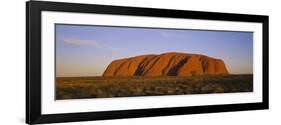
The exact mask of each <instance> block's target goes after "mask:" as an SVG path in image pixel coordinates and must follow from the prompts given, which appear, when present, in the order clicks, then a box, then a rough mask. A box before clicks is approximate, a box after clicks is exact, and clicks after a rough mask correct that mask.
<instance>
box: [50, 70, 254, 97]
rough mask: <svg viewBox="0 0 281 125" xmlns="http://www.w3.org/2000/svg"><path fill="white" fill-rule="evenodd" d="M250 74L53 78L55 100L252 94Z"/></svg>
mask: <svg viewBox="0 0 281 125" xmlns="http://www.w3.org/2000/svg"><path fill="white" fill-rule="evenodd" d="M252 91H253V75H252V74H251V75H206V76H185V77H180V76H164V77H141V76H133V77H57V78H56V93H55V94H56V99H58V100H61V99H83V98H109V97H133V96H158V95H183V94H207V93H232V92H252Z"/></svg>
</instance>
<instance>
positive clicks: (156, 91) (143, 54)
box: [54, 24, 253, 100]
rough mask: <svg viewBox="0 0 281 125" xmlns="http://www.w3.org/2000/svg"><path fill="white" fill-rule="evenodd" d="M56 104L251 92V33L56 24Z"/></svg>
mask: <svg viewBox="0 0 281 125" xmlns="http://www.w3.org/2000/svg"><path fill="white" fill-rule="evenodd" d="M54 39H55V76H54V77H55V100H67V99H89V98H114V97H139V96H168V95H194V94H218V93H219V94H224V93H225V94H227V93H242V92H253V32H246V31H224V30H205V29H183V28H182V29H177V28H162V27H159V28H158V27H130V26H110V25H85V24H55V38H54Z"/></svg>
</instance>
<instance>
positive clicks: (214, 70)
mask: <svg viewBox="0 0 281 125" xmlns="http://www.w3.org/2000/svg"><path fill="white" fill-rule="evenodd" d="M194 74H195V75H205V74H206V75H227V74H228V71H227V69H226V66H225V64H224V61H223V60H221V59H215V58H211V57H208V56H205V55H199V54H187V53H177V52H170V53H163V54H160V55H141V56H136V57H130V58H124V59H118V60H114V61H112V62H111V63H110V64H109V66H108V67H107V69H106V70H105V71H104V73H103V76H122V77H123V76H124V77H125V76H191V75H194Z"/></svg>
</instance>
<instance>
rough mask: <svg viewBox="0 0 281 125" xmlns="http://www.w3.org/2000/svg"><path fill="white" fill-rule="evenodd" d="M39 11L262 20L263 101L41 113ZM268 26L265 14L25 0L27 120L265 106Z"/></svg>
mask: <svg viewBox="0 0 281 125" xmlns="http://www.w3.org/2000/svg"><path fill="white" fill-rule="evenodd" d="M41 11H59V12H79V13H100V14H116V15H134V16H150V17H169V18H182V19H206V20H220V21H238V22H239V21H241V22H257V23H262V42H263V43H262V44H263V50H262V51H263V52H262V55H261V56H262V60H263V62H262V65H263V67H262V69H263V73H262V74H263V78H262V79H263V81H262V83H263V85H262V86H263V91H262V93H263V94H262V95H263V96H262V97H263V98H262V102H261V103H241V104H224V105H205V106H191V107H169V108H153V109H137V110H120V111H102V112H86V113H67V114H48V115H44V114H42V113H41V63H42V60H41ZM268 25H269V19H268V16H264V15H247V14H229V13H216V12H199V11H184V10H168V9H153V8H137V7H120V6H105V5H90V4H77V3H62V2H41V1H28V2H27V3H26V123H27V124H40V123H57V122H73V121H88V120H104V119H119V118H137V117H151V116H168V115H182V114H197V113H213V112H230V111H244V110H258V109H268V108H269V88H268V82H269V80H268V76H269V73H268V71H269V70H268V68H269V64H268V60H269V58H268V47H269V43H268V42H269V38H268V37H269V31H268Z"/></svg>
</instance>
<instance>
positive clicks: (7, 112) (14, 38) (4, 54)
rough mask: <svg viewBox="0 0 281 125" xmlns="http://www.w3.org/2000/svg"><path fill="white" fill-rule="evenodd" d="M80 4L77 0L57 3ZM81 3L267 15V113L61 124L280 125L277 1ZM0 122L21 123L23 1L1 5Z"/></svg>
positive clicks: (280, 18)
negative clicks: (268, 48) (268, 90)
mask: <svg viewBox="0 0 281 125" xmlns="http://www.w3.org/2000/svg"><path fill="white" fill-rule="evenodd" d="M60 1H68V2H78V0H76V1H75V0H60ZM79 2H81V3H95V4H106V5H121V6H137V7H153V8H168V9H182V10H198V11H214V12H229V13H245V14H264V15H269V16H270V35H269V37H270V69H269V70H270V109H269V110H259V111H243V112H228V113H211V114H196V115H181V116H166V117H151V118H135V119H121V120H105V121H91V122H76V123H61V124H62V125H68V124H71V125H81V124H82V125H87V124H88V125H91V124H95V125H110V124H112V125H130V124H134V125H145V124H161V125H171V124H177V125H185V124H196V125H206V124H208V125H212V124H216V125H226V124H227V125H238V124H280V123H281V121H280V116H281V98H280V96H281V91H280V89H281V83H280V78H279V77H280V76H279V74H280V72H279V71H280V70H281V67H280V64H281V56H279V55H280V54H279V53H281V38H280V37H281V35H280V33H281V31H280V30H281V16H280V15H281V14H280V12H281V8H280V3H278V2H279V1H278V0H263V1H262V0H247V1H246V0H79ZM0 15H1V19H0V22H1V23H0V34H1V35H0V38H1V39H0V43H1V44H0V57H1V58H0V59H1V60H0V78H1V81H0V85H1V87H0V99H1V101H0V124H1V125H2V124H3V125H4V124H9V125H20V124H24V121H25V0H3V1H1V4H0Z"/></svg>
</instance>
